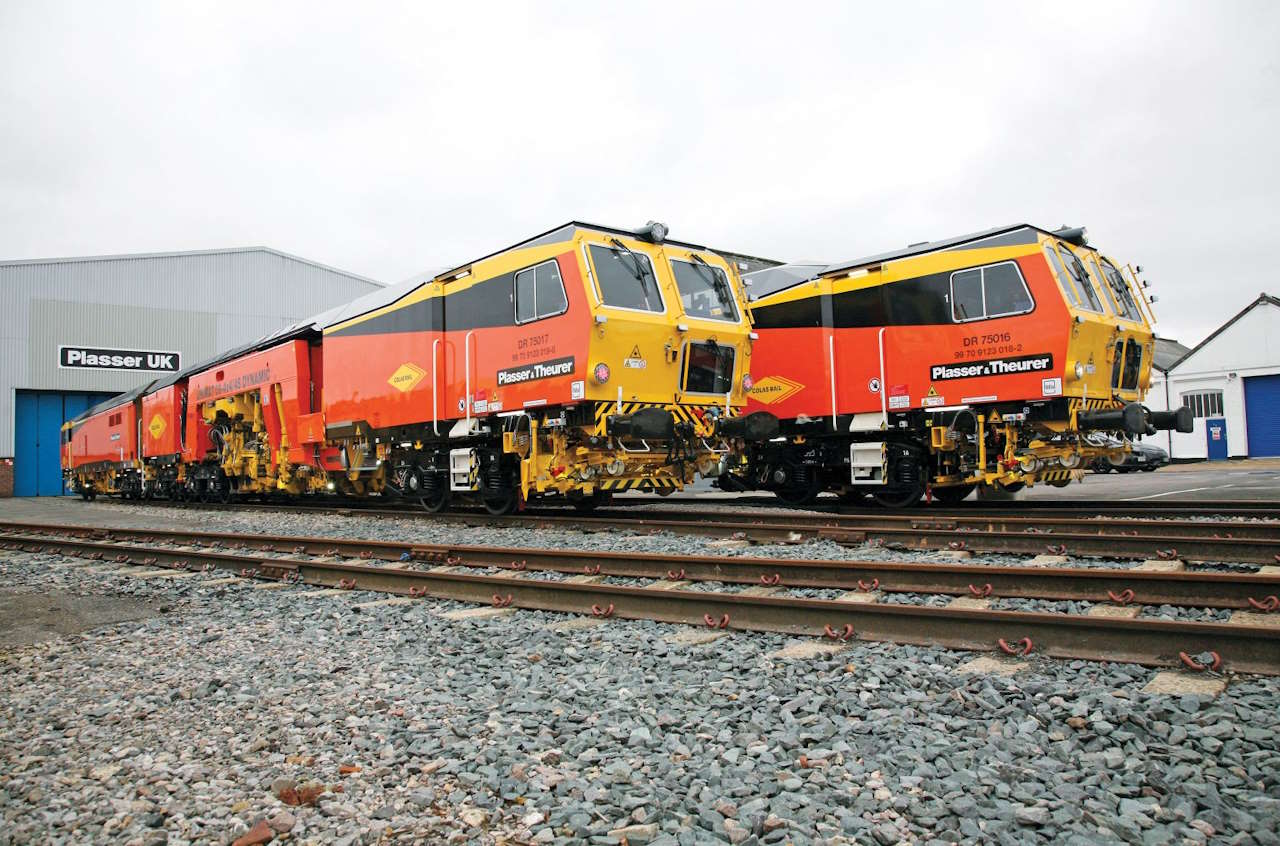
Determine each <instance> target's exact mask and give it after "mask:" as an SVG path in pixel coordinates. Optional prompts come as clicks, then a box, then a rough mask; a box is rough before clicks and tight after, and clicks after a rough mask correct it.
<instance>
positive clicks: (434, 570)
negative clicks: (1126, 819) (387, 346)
mask: <svg viewBox="0 0 1280 846" xmlns="http://www.w3.org/2000/svg"><path fill="white" fill-rule="evenodd" d="M0 532H2V533H3V534H0V544H3V545H4V546H5V547H6V548H8V549H17V550H27V551H46V552H59V553H62V554H67V555H74V556H78V557H81V558H87V559H89V560H98V561H105V562H108V563H110V564H111V565H112V566H113V568H116V570H120V569H129V568H133V567H137V566H141V567H144V568H147V567H151V568H161V569H157V570H153V571H146V570H144V571H142V572H141V573H140V575H143V576H156V577H161V576H163V577H175V578H185V577H193V576H194V575H195V572H194V571H196V570H201V569H204V568H210V569H213V570H217V571H229V572H231V573H232V574H235V575H233V577H232V578H234V579H239V578H249V577H253V578H264V579H275V580H279V581H283V582H287V583H299V584H305V585H313V586H317V587H322V588H335V589H348V590H373V591H380V592H385V593H391V594H396V595H402V596H406V597H410V598H416V597H423V596H430V597H436V598H446V599H454V600H461V601H465V602H474V603H480V604H486V605H494V606H497V607H498V608H528V609H539V610H544V611H558V612H565V613H571V614H572V613H577V614H585V615H590V616H593V617H596V618H600V619H602V620H604V619H608V618H614V617H618V618H634V619H651V620H659V621H665V622H674V623H693V624H695V625H704V626H708V627H710V628H713V629H754V630H763V631H781V632H790V633H794V634H801V635H814V636H818V637H824V638H831V639H834V640H842V641H843V640H853V639H858V640H887V641H893V642H901V643H913V644H928V645H937V646H945V647H951V648H959V649H971V650H989V649H997V648H998V649H1003V650H1004V651H1006V652H1010V653H1011V654H1012V653H1020V654H1027V653H1031V652H1033V651H1034V652H1035V653H1037V654H1043V655H1048V656H1052V657H1061V658H1085V659H1092V660H1121V661H1135V662H1138V663H1144V664H1151V665H1186V666H1188V667H1192V668H1197V667H1203V666H1205V664H1204V662H1203V661H1201V660H1198V659H1197V657H1196V656H1208V657H1206V658H1205V660H1207V661H1208V662H1209V663H1210V664H1211V665H1213V667H1214V668H1215V669H1229V670H1234V671H1243V672H1259V673H1280V626H1277V625H1276V624H1274V623H1273V622H1272V620H1275V621H1277V622H1280V616H1276V617H1271V616H1265V617H1264V616H1262V615H1263V614H1266V613H1267V612H1270V613H1272V614H1274V613H1275V612H1276V609H1277V608H1278V607H1280V598H1277V596H1278V595H1280V575H1270V574H1241V573H1203V572H1177V573H1163V572H1150V571H1134V570H1099V569H1084V568H1075V569H1071V568H1052V567H1046V568H1038V567H995V566H987V565H974V564H959V563H956V564H902V563H886V562H833V561H796V560H791V559H755V558H716V557H704V556H671V555H650V554H630V553H600V552H583V551H577V550H540V549H527V548H521V549H514V548H502V547H478V546H463V545H439V544H417V543H401V542H394V541H365V540H354V539H334V538H306V537H283V536H263V535H238V534H228V533H217V532H193V531H179V530H150V529H115V528H105V527H72V526H50V525H45V524H31V523H10V522H5V523H0ZM263 553H270V554H263ZM280 553H284V554H285V556H286V557H276V556H278V555H279V554H280ZM342 558H356V559H362V561H361V562H360V563H353V562H351V561H348V560H341V559H342ZM370 561H379V562H381V563H379V564H374V563H368V562H370ZM86 572H93V571H91V570H89V571H86ZM540 572H541V573H544V574H545V573H556V574H558V575H559V576H564V578H559V577H558V578H546V577H538V576H537V575H536V574H537V573H540ZM94 574H95V575H97V573H94ZM569 574H573V575H572V576H570V575H569ZM611 577H612V578H613V579H614V580H615V581H613V582H610V581H609V579H610V578H611ZM620 578H621V579H645V580H649V583H648V584H645V585H641V586H636V585H633V584H619V583H617V580H618V579H620ZM700 582H718V583H734V584H738V585H744V584H745V585H751V586H752V587H751V588H750V589H748V590H743V591H737V592H730V591H729V590H725V589H717V590H707V589H705V586H704V585H699V584H698V583H700ZM824 587H825V588H839V589H844V590H847V591H848V593H847V594H846V595H844V596H841V597H839V598H836V599H815V598H810V597H805V596H797V595H795V594H794V593H793V591H795V590H797V589H809V588H824ZM699 588H702V589H699ZM893 592H899V593H937V594H946V595H952V596H962V597H968V602H966V603H954V604H953V605H952V606H949V607H944V608H938V607H929V606H922V605H912V604H890V603H880V602H876V601H874V600H875V599H876V598H877V595H878V594H880V593H893ZM1005 597H1008V598H1049V599H1084V600H1089V601H1094V602H1105V603H1107V604H1108V605H1110V606H1112V607H1113V608H1120V609H1123V610H1122V611H1121V612H1120V613H1121V616H1111V615H1105V616H1092V615H1089V616H1086V615H1069V614H1046V613H1029V612H1023V611H1002V610H992V609H990V608H989V607H986V606H985V603H988V602H989V601H990V600H991V599H993V598H1005ZM1135 603H1141V604H1178V605H1187V606H1196V607H1213V608H1229V609H1237V610H1240V611H1246V610H1250V611H1252V612H1257V613H1258V614H1259V617H1246V618H1245V619H1246V620H1247V621H1248V622H1246V623H1243V624H1240V623H1203V622H1182V621H1167V620H1159V619H1150V618H1141V617H1137V616H1136V615H1134V612H1135V611H1136V609H1135V608H1134V607H1132V606H1133V605H1134V604H1135ZM962 606H963V607H962ZM975 606H976V607H975ZM1259 621H1261V622H1259Z"/></svg>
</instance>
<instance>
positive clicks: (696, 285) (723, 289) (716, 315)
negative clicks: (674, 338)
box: [671, 258, 738, 321]
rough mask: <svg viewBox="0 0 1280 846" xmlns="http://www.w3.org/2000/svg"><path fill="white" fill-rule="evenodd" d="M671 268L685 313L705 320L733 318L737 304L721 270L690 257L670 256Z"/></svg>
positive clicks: (727, 280)
mask: <svg viewBox="0 0 1280 846" xmlns="http://www.w3.org/2000/svg"><path fill="white" fill-rule="evenodd" d="M671 272H672V273H673V274H674V275H675V277H676V288H677V289H679V291H680V304H681V305H682V306H683V307H684V313H685V314H687V315H689V316H690V317H700V318H703V319H705V320H732V321H737V319H738V305H737V303H735V302H734V300H733V288H731V287H730V286H729V279H728V277H727V276H725V272H724V271H723V270H721V269H720V268H718V267H712V266H711V265H710V264H707V263H706V262H705V261H701V260H700V259H699V258H694V259H693V260H692V261H679V260H677V259H672V260H671Z"/></svg>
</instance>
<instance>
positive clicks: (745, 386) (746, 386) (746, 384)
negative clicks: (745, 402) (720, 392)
mask: <svg viewBox="0 0 1280 846" xmlns="http://www.w3.org/2000/svg"><path fill="white" fill-rule="evenodd" d="M755 383H756V380H755V379H752V378H751V374H750V373H748V374H747V375H745V376H743V377H742V390H744V391H750V390H751V386H752V385H754V384H755Z"/></svg>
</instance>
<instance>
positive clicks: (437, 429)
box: [431, 338, 440, 435]
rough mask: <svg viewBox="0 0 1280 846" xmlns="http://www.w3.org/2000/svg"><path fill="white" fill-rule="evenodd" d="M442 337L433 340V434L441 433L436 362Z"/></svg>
mask: <svg viewBox="0 0 1280 846" xmlns="http://www.w3.org/2000/svg"><path fill="white" fill-rule="evenodd" d="M439 350H440V339H439V338H436V339H435V340H434V341H432V342H431V434H433V435H439V434H440V427H439V425H438V424H439V420H440V403H439V402H438V401H437V399H436V397H437V396H438V394H439V390H440V389H439V384H440V383H439V382H438V381H436V362H437V361H439V360H440V355H439Z"/></svg>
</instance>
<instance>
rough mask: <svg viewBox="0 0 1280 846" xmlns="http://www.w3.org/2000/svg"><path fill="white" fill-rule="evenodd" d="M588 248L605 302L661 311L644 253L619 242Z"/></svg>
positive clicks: (649, 266) (656, 280)
mask: <svg viewBox="0 0 1280 846" xmlns="http://www.w3.org/2000/svg"><path fill="white" fill-rule="evenodd" d="M589 249H590V252H591V263H592V264H593V265H595V271H596V282H597V283H598V284H599V286H600V299H601V301H602V302H603V303H604V304H605V305H607V306H612V307H614V308H629V309H633V310H635V311H653V312H657V313H659V314H661V313H662V312H663V311H665V309H664V308H663V305H662V292H661V291H660V290H658V279H657V277H656V276H654V274H653V263H652V262H650V261H649V257H648V256H646V255H644V254H643V253H637V252H635V251H634V250H628V249H627V248H626V247H623V246H620V245H618V246H605V245H603V244H591V245H590V248H589Z"/></svg>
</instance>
